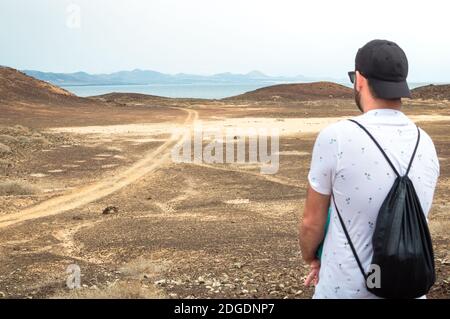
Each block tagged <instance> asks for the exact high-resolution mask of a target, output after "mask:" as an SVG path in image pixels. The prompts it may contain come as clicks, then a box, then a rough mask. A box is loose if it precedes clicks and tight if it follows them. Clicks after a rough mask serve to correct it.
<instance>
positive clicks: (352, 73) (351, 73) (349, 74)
mask: <svg viewBox="0 0 450 319" xmlns="http://www.w3.org/2000/svg"><path fill="white" fill-rule="evenodd" d="M348 77H349V78H350V82H352V83H353V84H354V83H355V78H356V72H355V71H350V72H348Z"/></svg>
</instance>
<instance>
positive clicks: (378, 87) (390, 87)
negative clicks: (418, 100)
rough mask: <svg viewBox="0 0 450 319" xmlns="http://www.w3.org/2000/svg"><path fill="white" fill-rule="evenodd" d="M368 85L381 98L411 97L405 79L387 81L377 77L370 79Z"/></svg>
mask: <svg viewBox="0 0 450 319" xmlns="http://www.w3.org/2000/svg"><path fill="white" fill-rule="evenodd" d="M370 85H371V87H372V89H373V90H374V92H375V94H376V95H377V97H379V98H381V99H399V98H402V97H407V98H411V91H410V90H409V87H408V83H406V81H401V82H389V81H382V80H377V79H370Z"/></svg>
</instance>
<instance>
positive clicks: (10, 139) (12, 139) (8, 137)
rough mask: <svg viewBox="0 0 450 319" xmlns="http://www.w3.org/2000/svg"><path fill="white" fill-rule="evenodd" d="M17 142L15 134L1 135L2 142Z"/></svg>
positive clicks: (0, 140)
mask: <svg viewBox="0 0 450 319" xmlns="http://www.w3.org/2000/svg"><path fill="white" fill-rule="evenodd" d="M15 142H17V139H16V138H15V137H14V136H11V135H6V134H1V135H0V143H3V144H12V143H15Z"/></svg>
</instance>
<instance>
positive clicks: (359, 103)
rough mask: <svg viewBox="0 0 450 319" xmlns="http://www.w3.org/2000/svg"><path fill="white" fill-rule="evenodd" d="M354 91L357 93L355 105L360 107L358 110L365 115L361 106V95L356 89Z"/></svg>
mask: <svg viewBox="0 0 450 319" xmlns="http://www.w3.org/2000/svg"><path fill="white" fill-rule="evenodd" d="M353 91H354V92H355V103H356V106H358V109H359V110H360V111H361V112H362V113H364V110H363V108H362V105H361V94H360V93H359V92H358V91H357V90H356V89H354V90H353Z"/></svg>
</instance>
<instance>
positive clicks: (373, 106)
mask: <svg viewBox="0 0 450 319" xmlns="http://www.w3.org/2000/svg"><path fill="white" fill-rule="evenodd" d="M401 108H402V102H401V101H387V100H374V101H373V102H372V103H368V104H367V107H365V108H364V113H366V112H369V111H372V110H380V109H388V110H396V111H400V109H401Z"/></svg>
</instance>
